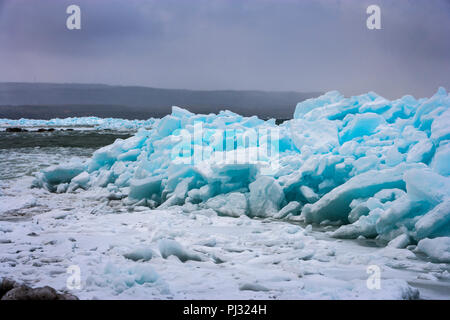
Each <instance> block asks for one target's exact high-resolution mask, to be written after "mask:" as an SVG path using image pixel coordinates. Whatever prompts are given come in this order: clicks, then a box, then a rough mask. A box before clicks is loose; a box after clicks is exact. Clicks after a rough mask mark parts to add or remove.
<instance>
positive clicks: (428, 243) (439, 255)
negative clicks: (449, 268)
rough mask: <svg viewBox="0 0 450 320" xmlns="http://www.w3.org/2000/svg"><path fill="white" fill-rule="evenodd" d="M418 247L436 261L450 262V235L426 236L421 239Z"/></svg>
mask: <svg viewBox="0 0 450 320" xmlns="http://www.w3.org/2000/svg"><path fill="white" fill-rule="evenodd" d="M417 248H418V249H419V250H420V251H422V252H423V253H425V254H426V255H427V256H428V257H430V258H431V259H432V260H434V261H437V262H447V263H449V262H450V237H439V238H434V239H428V238H426V239H423V240H420V241H419V243H418V244H417Z"/></svg>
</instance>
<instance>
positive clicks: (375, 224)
mask: <svg viewBox="0 0 450 320" xmlns="http://www.w3.org/2000/svg"><path fill="white" fill-rule="evenodd" d="M449 174H450V96H449V95H448V94H447V92H446V91H445V89H443V88H440V89H439V90H438V92H437V93H436V94H435V95H434V96H432V97H431V98H429V99H427V98H423V99H419V100H416V99H415V98H414V97H412V96H404V97H403V98H401V99H398V100H394V101H389V100H386V99H385V98H383V97H381V96H379V95H377V94H376V93H373V92H369V93H367V94H364V95H360V96H355V97H351V98H345V97H343V96H342V95H341V94H340V93H339V92H336V91H332V92H328V93H327V94H325V95H322V96H320V97H318V98H315V99H308V100H306V101H304V102H301V103H299V104H298V105H297V107H296V110H295V114H294V119H292V120H290V121H287V122H284V123H283V124H281V125H279V126H277V125H276V124H275V121H274V120H273V119H272V120H268V121H263V120H261V119H258V118H257V117H255V116H253V117H242V116H240V115H237V114H235V113H232V112H229V111H223V112H220V113H219V114H218V115H215V114H209V115H196V114H192V113H190V112H189V111H187V110H184V109H181V108H178V107H173V109H172V114H171V115H168V116H166V117H164V118H162V119H160V120H156V121H155V123H154V126H153V128H152V129H150V130H145V129H140V130H139V131H138V132H137V133H136V135H135V136H133V137H131V138H129V139H126V140H121V139H118V140H117V141H116V142H115V143H113V144H112V145H109V146H106V147H103V148H101V149H99V150H97V151H96V152H95V153H94V155H93V157H92V159H90V160H89V161H88V162H87V163H79V162H78V163H72V164H65V165H60V166H56V167H49V168H47V169H45V170H43V171H41V172H40V173H39V174H38V175H37V179H36V181H35V183H34V185H35V186H39V187H44V188H47V189H48V190H50V191H52V192H74V191H75V190H77V189H79V188H82V189H89V188H90V189H96V188H101V189H102V190H107V198H108V199H110V200H111V199H113V200H114V199H115V200H117V199H124V201H126V203H127V204H129V205H130V206H133V205H134V206H136V205H145V206H149V207H152V208H156V207H158V208H168V207H172V206H181V207H182V209H183V210H184V211H187V212H189V211H194V210H204V209H209V210H211V209H212V210H214V211H216V212H217V213H218V214H220V215H228V216H239V215H248V216H251V217H255V216H257V217H273V218H291V219H300V220H301V219H303V220H305V221H306V222H307V223H322V224H327V223H330V224H339V225H341V227H340V228H339V229H337V230H336V231H335V232H334V234H333V235H334V236H335V237H342V238H356V237H358V236H364V237H371V238H373V237H378V238H380V239H383V240H386V241H391V243H390V245H394V246H396V247H406V246H407V245H408V244H414V243H417V242H418V241H420V240H421V239H425V238H438V237H447V236H450V178H449ZM444 239H445V238H444Z"/></svg>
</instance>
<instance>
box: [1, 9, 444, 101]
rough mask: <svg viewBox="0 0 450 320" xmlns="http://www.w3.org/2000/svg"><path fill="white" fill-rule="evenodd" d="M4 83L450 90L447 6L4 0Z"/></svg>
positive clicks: (391, 93)
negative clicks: (74, 18) (377, 16)
mask: <svg viewBox="0 0 450 320" xmlns="http://www.w3.org/2000/svg"><path fill="white" fill-rule="evenodd" d="M70 4H77V5H79V6H80V7H81V14H82V17H81V19H82V29H81V30H73V31H69V30H67V29H66V19H67V16H68V15H67V14H66V8H67V6H68V5H70ZM370 4H377V5H379V6H380V7H381V25H382V30H368V29H367V28H366V19H367V17H368V15H367V14H366V8H367V6H368V5H370ZM0 81H27V82H28V81H29V82H32V81H37V82H79V83H106V84H120V85H144V86H153V87H160V88H184V89H260V90H277V91H278V90H295V91H328V90H339V91H341V92H343V93H344V94H346V95H354V94H361V93H364V92H367V91H369V90H372V91H375V92H377V93H379V94H381V95H384V96H386V97H388V98H396V97H400V96H402V95H404V94H413V95H414V96H416V97H423V96H430V95H431V94H433V93H434V92H435V91H436V90H437V88H438V87H439V86H444V87H446V88H447V89H450V1H448V0H410V1H408V0H396V1H381V0H370V1H364V0H363V1H361V0H354V1H352V0H341V1H339V0H316V1H312V0H311V1H309V0H148V1H145V0H141V1H138V0H96V1H93V0H70V1H66V0H40V1H28V0H0Z"/></svg>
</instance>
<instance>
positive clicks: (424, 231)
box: [415, 198, 450, 239]
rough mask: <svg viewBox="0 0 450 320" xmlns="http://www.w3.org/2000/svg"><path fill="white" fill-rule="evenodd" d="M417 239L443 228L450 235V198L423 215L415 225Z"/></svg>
mask: <svg viewBox="0 0 450 320" xmlns="http://www.w3.org/2000/svg"><path fill="white" fill-rule="evenodd" d="M415 229H416V232H415V233H416V239H423V238H426V237H429V236H431V235H434V234H436V233H437V232H439V230H441V229H443V230H444V231H446V233H447V235H448V236H450V198H447V199H446V200H445V201H444V202H442V203H440V204H438V205H437V206H436V207H434V208H433V209H432V210H430V211H429V212H427V213H426V214H425V215H423V216H422V217H421V218H420V219H419V220H418V221H417V222H416V225H415Z"/></svg>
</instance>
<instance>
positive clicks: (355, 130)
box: [340, 113, 385, 143]
mask: <svg viewBox="0 0 450 320" xmlns="http://www.w3.org/2000/svg"><path fill="white" fill-rule="evenodd" d="M350 119H351V120H350V121H349V123H348V124H347V125H346V126H345V127H344V129H343V130H342V131H341V132H340V141H341V143H344V142H346V141H349V140H352V139H355V138H359V137H362V136H367V135H371V134H373V133H375V132H376V130H377V128H378V126H379V125H380V124H383V123H384V122H385V120H384V119H383V117H381V116H379V115H377V114H375V113H365V114H357V115H355V116H354V117H352V118H350Z"/></svg>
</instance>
